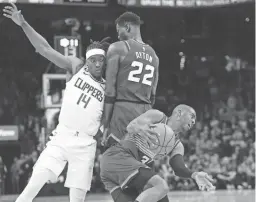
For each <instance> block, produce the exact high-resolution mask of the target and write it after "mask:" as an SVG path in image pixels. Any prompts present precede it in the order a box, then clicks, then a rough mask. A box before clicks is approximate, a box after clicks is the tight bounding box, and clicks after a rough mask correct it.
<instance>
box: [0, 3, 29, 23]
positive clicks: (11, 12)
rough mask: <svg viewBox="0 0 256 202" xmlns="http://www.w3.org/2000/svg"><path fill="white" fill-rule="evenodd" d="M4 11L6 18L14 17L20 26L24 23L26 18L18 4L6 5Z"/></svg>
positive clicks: (13, 19)
mask: <svg viewBox="0 0 256 202" xmlns="http://www.w3.org/2000/svg"><path fill="white" fill-rule="evenodd" d="M3 12H4V14H3V16H5V17H6V18H10V19H12V21H13V22H15V23H16V24H17V25H19V26H21V25H22V23H24V22H25V19H24V17H23V15H22V14H21V11H20V10H18V8H17V6H16V5H15V4H14V3H10V5H9V6H5V7H4V9H3Z"/></svg>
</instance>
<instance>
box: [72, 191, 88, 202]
mask: <svg viewBox="0 0 256 202" xmlns="http://www.w3.org/2000/svg"><path fill="white" fill-rule="evenodd" d="M86 192H87V191H86V190H82V189H77V188H70V189H69V200H70V202H84V200H85V196H86Z"/></svg>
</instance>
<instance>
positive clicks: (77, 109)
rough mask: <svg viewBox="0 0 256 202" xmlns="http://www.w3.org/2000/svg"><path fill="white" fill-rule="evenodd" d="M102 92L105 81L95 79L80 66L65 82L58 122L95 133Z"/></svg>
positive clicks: (102, 102)
mask: <svg viewBox="0 0 256 202" xmlns="http://www.w3.org/2000/svg"><path fill="white" fill-rule="evenodd" d="M104 92H105V81H102V82H100V81H97V80H96V79H94V78H93V77H92V76H91V74H90V73H89V72H88V71H87V70H86V69H85V68H82V69H81V70H80V71H79V72H78V73H76V74H75V75H74V76H73V77H72V78H71V80H70V81H68V82H67V83H66V89H65V93H64V97H63V101H62V107H61V111H60V116H59V124H60V125H64V126H66V127H68V128H70V129H73V130H76V131H78V132H82V133H85V134H87V135H90V136H94V135H96V133H97V131H98V130H99V127H100V123H101V117H102V112H103V104H104Z"/></svg>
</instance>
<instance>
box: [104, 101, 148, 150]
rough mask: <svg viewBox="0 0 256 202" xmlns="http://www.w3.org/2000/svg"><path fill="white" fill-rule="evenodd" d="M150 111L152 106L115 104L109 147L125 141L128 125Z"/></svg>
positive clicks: (126, 103)
mask: <svg viewBox="0 0 256 202" xmlns="http://www.w3.org/2000/svg"><path fill="white" fill-rule="evenodd" d="M150 109H152V106H151V105H150V104H144V103H141V104H138V103H133V102H115V104H114V109H113V115H112V118H111V121H110V130H109V141H108V147H109V146H111V145H112V144H114V143H116V142H119V141H120V140H121V139H123V137H124V136H125V134H126V133H127V131H126V127H127V126H128V124H129V123H130V122H131V121H132V120H134V119H135V118H137V117H138V116H140V115H141V114H143V113H145V112H146V111H148V110H150Z"/></svg>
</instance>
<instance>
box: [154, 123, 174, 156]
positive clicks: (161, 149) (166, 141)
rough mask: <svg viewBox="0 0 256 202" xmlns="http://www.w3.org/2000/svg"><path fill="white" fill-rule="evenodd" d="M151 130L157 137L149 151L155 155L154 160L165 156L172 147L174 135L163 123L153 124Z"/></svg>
mask: <svg viewBox="0 0 256 202" xmlns="http://www.w3.org/2000/svg"><path fill="white" fill-rule="evenodd" d="M151 130H153V131H154V132H156V133H158V134H159V135H158V136H157V135H156V139H157V142H156V143H154V144H152V146H151V147H150V150H151V151H152V152H153V153H155V154H156V156H155V157H156V158H161V157H164V156H166V155H167V154H168V153H169V152H170V151H172V149H173V147H174V144H175V133H174V132H173V130H172V129H171V128H170V127H169V126H167V125H166V124H163V123H158V124H155V125H154V126H152V127H151Z"/></svg>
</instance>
